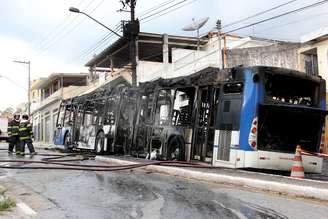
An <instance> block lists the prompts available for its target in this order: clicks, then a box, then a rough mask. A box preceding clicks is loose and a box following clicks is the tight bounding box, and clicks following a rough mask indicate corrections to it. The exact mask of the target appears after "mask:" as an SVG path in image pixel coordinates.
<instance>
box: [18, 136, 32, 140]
mask: <svg viewBox="0 0 328 219" xmlns="http://www.w3.org/2000/svg"><path fill="white" fill-rule="evenodd" d="M27 139H30V136H25V137H20V138H19V140H27Z"/></svg>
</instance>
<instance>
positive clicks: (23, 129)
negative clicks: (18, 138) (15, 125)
mask: <svg viewBox="0 0 328 219" xmlns="http://www.w3.org/2000/svg"><path fill="white" fill-rule="evenodd" d="M26 130H27V128H20V129H19V131H26Z"/></svg>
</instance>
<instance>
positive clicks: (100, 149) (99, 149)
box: [95, 132, 105, 154]
mask: <svg viewBox="0 0 328 219" xmlns="http://www.w3.org/2000/svg"><path fill="white" fill-rule="evenodd" d="M104 145H105V134H104V132H99V133H98V135H97V138H96V145H95V152H96V154H103V153H104Z"/></svg>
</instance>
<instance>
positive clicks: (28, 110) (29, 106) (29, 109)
mask: <svg viewBox="0 0 328 219" xmlns="http://www.w3.org/2000/svg"><path fill="white" fill-rule="evenodd" d="M13 62H16V63H20V64H24V65H28V82H27V99H28V102H27V105H28V106H27V113H28V116H29V117H30V115H31V62H30V61H18V60H14V61H13Z"/></svg>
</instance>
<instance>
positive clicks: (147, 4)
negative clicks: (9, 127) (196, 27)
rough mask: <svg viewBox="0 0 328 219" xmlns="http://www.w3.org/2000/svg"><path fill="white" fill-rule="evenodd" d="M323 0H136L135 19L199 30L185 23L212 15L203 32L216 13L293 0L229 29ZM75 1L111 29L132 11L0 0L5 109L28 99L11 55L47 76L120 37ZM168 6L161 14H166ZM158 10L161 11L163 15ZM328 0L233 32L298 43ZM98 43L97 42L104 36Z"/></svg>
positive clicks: (61, 1) (175, 29) (104, 4)
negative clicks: (98, 22)
mask: <svg viewBox="0 0 328 219" xmlns="http://www.w3.org/2000/svg"><path fill="white" fill-rule="evenodd" d="M319 1H320V0H294V1H291V0H229V1H228V0H175V1H174V0H171V1H169V0H138V1H137V6H136V12H137V17H138V18H139V19H140V20H141V31H143V32H155V33H168V34H175V35H189V36H195V35H196V34H195V33H194V32H185V31H183V30H182V28H183V27H184V26H186V25H188V24H190V23H191V21H192V19H193V18H194V19H196V20H197V19H201V18H204V17H209V18H210V19H209V21H208V22H207V23H206V25H205V26H204V27H203V28H202V29H201V31H200V32H201V33H206V32H208V31H210V30H213V28H215V23H216V21H217V19H221V20H222V25H223V26H225V25H227V24H229V23H231V22H234V21H238V20H240V19H243V18H245V17H248V16H251V15H253V14H256V13H258V12H261V11H264V10H266V9H269V8H272V7H275V6H277V5H280V4H283V3H286V2H290V3H289V4H288V5H286V6H284V7H281V8H278V9H276V10H273V11H270V12H268V13H265V14H263V15H261V16H257V17H255V18H252V19H249V20H246V21H244V22H240V23H238V24H236V25H235V26H230V27H227V28H224V29H223V31H229V30H232V29H234V28H235V27H241V26H244V25H247V24H251V23H254V22H256V21H259V20H262V19H265V18H269V17H272V16H275V15H278V14H281V13H284V12H287V11H290V10H294V9H297V8H300V7H303V6H306V5H309V4H312V3H315V2H319ZM169 2H170V4H168V5H165V6H163V7H161V8H160V9H161V10H163V9H165V8H167V7H169V6H172V5H174V4H177V5H176V6H174V7H173V6H172V8H171V9H175V8H177V7H179V8H177V9H176V10H174V11H170V12H169V13H167V14H164V15H162V16H157V15H156V16H153V17H151V18H149V19H144V20H142V18H145V17H147V16H149V15H152V14H155V13H156V12H158V11H156V10H155V8H157V6H158V5H160V4H163V3H169ZM71 6H74V7H78V8H79V9H80V10H81V11H84V12H86V13H88V14H90V15H91V16H93V17H94V18H96V19H98V20H99V21H101V22H102V23H104V24H105V25H107V26H108V27H110V28H112V29H115V27H116V25H117V24H118V23H119V22H120V21H121V20H127V19H128V18H129V13H126V12H118V10H119V9H121V7H122V4H121V3H120V1H119V0H28V1H26V0H0V14H1V16H0V27H1V28H0V65H1V68H0V94H1V97H2V98H1V101H0V110H4V109H5V108H7V107H9V106H10V107H16V106H17V105H18V104H19V103H21V102H24V101H26V99H27V94H26V89H27V72H28V68H27V66H26V65H23V64H18V63H14V62H13V60H21V61H31V78H32V79H37V78H39V77H46V76H48V75H50V74H51V73H54V72H69V73H71V72H74V73H78V72H87V71H88V69H87V68H85V67H84V64H85V63H86V62H87V61H88V60H90V59H91V58H92V57H93V55H95V54H98V53H99V52H101V51H102V50H103V49H104V48H106V47H107V46H109V45H110V44H111V43H112V42H113V41H115V40H116V39H117V38H116V37H114V36H111V37H109V38H105V39H104V37H106V35H108V30H106V29H105V28H103V27H101V26H100V25H98V24H97V23H95V22H93V21H92V20H90V19H88V18H86V17H85V16H83V15H81V14H75V13H71V12H69V11H68V8H69V7H71ZM165 12H166V11H163V12H162V13H165ZM159 15H161V13H160V14H159ZM327 18H328V1H327V4H323V5H321V6H319V7H316V8H312V9H309V10H306V11H304V12H300V13H294V14H292V15H288V16H284V17H281V18H278V19H274V20H272V21H269V22H265V23H262V24H260V25H255V26H252V27H250V28H246V29H243V30H240V31H237V32H236V33H237V34H239V35H242V36H249V35H251V36H258V37H265V38H271V39H278V40H287V41H299V40H300V37H301V36H302V35H304V34H306V33H309V32H311V31H315V30H317V29H319V28H321V27H325V26H328V23H327ZM99 41H100V43H97V42H99Z"/></svg>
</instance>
